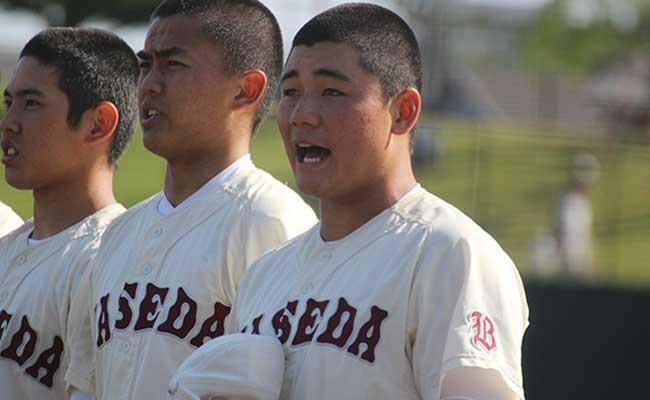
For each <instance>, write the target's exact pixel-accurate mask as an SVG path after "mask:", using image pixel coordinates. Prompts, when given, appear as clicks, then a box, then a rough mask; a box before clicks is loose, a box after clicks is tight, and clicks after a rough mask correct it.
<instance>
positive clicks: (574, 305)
mask: <svg viewBox="0 0 650 400" xmlns="http://www.w3.org/2000/svg"><path fill="white" fill-rule="evenodd" d="M526 292H527V296H528V304H529V306H530V327H529V328H528V332H527V334H526V337H525V339H524V360H523V368H524V385H525V389H526V398H527V399H528V400H542V399H543V400H550V399H553V400H562V399H572V400H576V399H608V400H614V399H617V400H618V399H650V293H648V292H647V291H646V292H641V291H634V290H629V289H627V290H623V289H613V288H607V287H585V286H577V285H569V284H540V283H528V284H527V285H526Z"/></svg>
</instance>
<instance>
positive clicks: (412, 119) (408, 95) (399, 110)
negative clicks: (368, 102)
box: [390, 88, 422, 135]
mask: <svg viewBox="0 0 650 400" xmlns="http://www.w3.org/2000/svg"><path fill="white" fill-rule="evenodd" d="M421 111H422V96H420V92H419V91H418V90H417V89H415V88H408V89H404V90H402V91H401V92H400V93H399V94H398V95H397V96H395V97H393V99H392V100H391V103H390V114H391V117H392V125H391V132H392V133H393V134H396V135H405V134H408V133H409V132H411V130H412V129H413V127H414V126H415V124H416V123H417V122H418V118H419V117H420V112H421Z"/></svg>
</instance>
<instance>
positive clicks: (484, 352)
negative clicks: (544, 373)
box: [229, 4, 528, 400]
mask: <svg viewBox="0 0 650 400" xmlns="http://www.w3.org/2000/svg"><path fill="white" fill-rule="evenodd" d="M413 38H414V36H413V34H412V32H410V29H409V28H408V26H407V25H406V23H405V22H404V21H402V20H401V18H400V17H399V16H397V15H396V14H395V13H393V12H391V11H390V10H387V9H385V8H383V7H380V6H377V5H371V4H345V5H341V6H338V7H334V8H332V9H329V10H327V11H325V12H323V13H321V14H319V15H317V16H315V17H314V18H313V19H312V20H311V21H309V22H308V23H307V24H305V25H304V26H303V28H301V30H300V31H299V32H298V34H297V35H296V39H295V40H294V42H293V43H294V46H293V48H292V50H291V53H290V55H289V59H288V60H287V63H286V65H285V69H284V72H283V75H282V79H281V81H282V83H281V96H282V97H281V100H280V104H279V105H278V125H279V128H280V132H281V133H282V138H283V141H284V146H285V150H286V153H287V156H288V158H289V162H290V164H291V166H292V169H293V172H294V175H295V177H296V183H297V185H298V187H299V188H300V190H301V191H302V192H304V193H305V194H309V195H312V196H315V197H317V198H318V199H319V201H320V209H321V222H320V224H318V225H317V226H316V227H314V228H312V229H311V230H310V231H308V232H306V233H305V234H303V235H301V236H299V237H298V238H296V239H294V240H292V241H291V242H289V243H287V244H286V245H284V246H283V247H281V248H279V249H276V250H273V251H271V252H269V253H267V254H265V255H264V256H262V257H261V258H260V259H259V260H258V261H257V262H256V263H255V265H254V266H253V267H252V268H251V270H250V271H249V273H248V274H247V275H246V276H245V277H244V279H243V280H242V282H241V284H240V287H239V292H238V294H237V300H236V303H235V306H234V309H233V314H234V316H233V320H232V321H233V324H232V326H231V327H230V329H229V331H230V332H233V333H235V332H247V333H253V334H262V335H269V336H276V337H278V339H279V340H280V341H281V342H282V343H283V345H284V348H285V353H286V355H287V367H286V370H285V374H284V383H283V387H282V394H281V396H280V398H282V399H295V400H298V399H310V400H316V399H323V400H325V399H337V400H353V399H362V398H364V399H365V398H368V399H412V400H416V399H439V398H442V399H445V400H452V399H453V400H458V399H471V400H487V399H490V400H495V399H496V400H506V399H508V400H510V399H514V398H517V397H518V398H523V397H524V392H523V386H522V374H521V343H522V337H523V334H524V331H525V329H526V327H527V325H528V307H527V305H526V300H525V294H524V290H523V285H522V283H521V279H520V277H519V274H518V272H517V269H516V267H515V265H514V264H513V262H512V260H511V259H510V258H509V257H508V255H507V254H506V253H505V252H504V251H503V249H501V247H499V245H498V244H497V243H496V242H495V241H494V239H493V238H492V237H491V236H490V235H489V234H488V233H486V232H485V231H484V230H483V229H481V228H480V227H479V226H478V225H477V224H475V223H474V222H473V221H471V220H470V219H469V218H468V217H467V216H465V215H464V214H463V213H462V212H460V211H459V210H457V209H456V208H454V207H453V206H451V205H450V204H448V203H446V202H445V201H443V200H441V199H439V198H438V197H436V196H434V195H433V194H431V193H429V192H427V191H426V190H424V189H423V188H422V187H420V186H419V185H418V184H417V181H416V179H415V177H414V175H413V170H412V167H411V162H410V143H409V142H410V134H411V132H412V130H413V128H414V126H415V124H416V123H417V120H418V118H419V115H420V111H421V107H422V105H421V103H422V100H421V96H420V93H419V90H418V85H419V82H420V80H421V79H420V72H419V68H418V67H417V65H419V56H418V55H417V53H418V50H417V45H416V44H415V42H414V39H413ZM390 52H394V53H395V54H396V57H397V58H398V59H395V58H394V57H392V55H391V54H390ZM396 65H397V67H396ZM392 68H395V71H397V72H396V73H393V72H391V69H392Z"/></svg>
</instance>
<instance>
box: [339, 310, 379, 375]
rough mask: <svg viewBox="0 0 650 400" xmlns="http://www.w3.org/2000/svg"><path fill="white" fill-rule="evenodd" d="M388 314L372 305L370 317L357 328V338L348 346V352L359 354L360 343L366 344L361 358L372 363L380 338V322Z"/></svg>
mask: <svg viewBox="0 0 650 400" xmlns="http://www.w3.org/2000/svg"><path fill="white" fill-rule="evenodd" d="M387 316H388V312H386V311H385V310H382V309H381V308H379V307H377V306H372V308H371V310H370V319H369V320H368V322H366V323H365V324H363V326H362V327H361V329H359V334H358V335H357V339H356V340H355V341H354V343H352V345H351V346H350V347H349V348H348V353H350V354H354V355H355V356H356V355H359V350H360V349H359V348H360V347H361V344H362V343H363V344H365V345H366V351H364V352H363V354H362V355H361V358H363V359H364V360H366V361H368V362H370V363H372V362H375V348H376V347H377V344H378V343H379V340H380V339H381V324H382V322H383V321H384V319H386V317H387Z"/></svg>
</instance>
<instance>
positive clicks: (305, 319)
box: [291, 299, 330, 346]
mask: <svg viewBox="0 0 650 400" xmlns="http://www.w3.org/2000/svg"><path fill="white" fill-rule="evenodd" d="M329 302H330V301H329V300H325V301H316V300H313V299H309V300H307V308H306V309H305V312H304V313H303V314H302V316H301V317H300V321H299V322H298V330H297V331H296V335H295V336H294V337H293V342H291V344H292V345H293V346H298V345H300V344H303V343H307V342H311V341H312V339H313V338H314V334H315V333H316V330H317V329H318V326H319V323H317V322H316V320H317V318H323V314H324V313H325V309H326V308H327V305H328V304H329ZM315 311H318V313H315Z"/></svg>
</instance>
